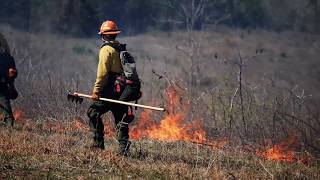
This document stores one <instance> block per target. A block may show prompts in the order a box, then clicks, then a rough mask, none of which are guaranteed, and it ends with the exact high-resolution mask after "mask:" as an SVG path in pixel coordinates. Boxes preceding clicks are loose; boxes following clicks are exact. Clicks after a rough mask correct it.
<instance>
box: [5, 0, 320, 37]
mask: <svg viewBox="0 0 320 180" xmlns="http://www.w3.org/2000/svg"><path fill="white" fill-rule="evenodd" d="M319 1H320V0H282V1H278V0H219V1H218V0H161V1H158V0H46V1H42V0H16V1H11V0H1V4H0V23H2V24H9V25H11V26H14V27H16V28H19V29H22V30H25V31H33V32H54V33H62V34H67V35H73V36H80V37H88V36H92V35H94V34H95V33H96V32H97V30H98V28H99V25H100V24H101V22H103V21H104V20H105V19H112V20H115V21H116V22H117V23H118V24H119V27H120V28H121V29H123V30H124V32H125V33H126V34H128V35H131V34H139V33H143V32H146V31H151V30H161V31H171V30H179V29H180V30H181V29H189V30H190V29H192V30H202V29H205V28H210V27H212V26H214V25H216V24H218V23H219V24H223V25H227V26H230V27H237V28H264V29H270V30H276V31H281V30H294V31H307V32H319V31H320V27H319V24H320V13H319Z"/></svg>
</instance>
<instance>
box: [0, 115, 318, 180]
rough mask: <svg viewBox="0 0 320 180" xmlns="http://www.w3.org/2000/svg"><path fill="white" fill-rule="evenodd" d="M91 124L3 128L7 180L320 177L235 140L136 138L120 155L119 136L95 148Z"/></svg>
mask: <svg viewBox="0 0 320 180" xmlns="http://www.w3.org/2000/svg"><path fill="white" fill-rule="evenodd" d="M89 137H90V135H89V132H88V129H87V126H86V125H84V124H82V123H81V122H80V121H76V120H75V121H70V122H63V123H59V125H57V124H54V123H50V122H47V123H46V122H43V123H38V124H37V123H36V122H34V121H31V120H26V119H20V120H19V121H18V122H17V123H16V127H15V128H14V129H7V128H5V127H1V128H0V178H2V179H11V178H13V179H46V178H47V179H60V178H72V179H106V178H110V179H123V178H125V179H127V178H128V179H131V178H133V179H136V178H138V179H139V178H143V179H271V178H275V179H319V178H320V171H319V169H320V164H319V161H316V160H312V161H309V162H308V163H299V162H292V163H291V162H282V161H268V160H264V159H262V158H259V157H257V156H256V155H255V153H254V152H253V151H250V150H248V149H244V148H241V147H234V146H231V145H229V144H227V145H225V146H223V147H220V148H212V147H210V146H203V145H198V144H194V143H190V142H183V141H175V142H163V141H155V140H151V139H141V140H137V141H133V144H132V148H131V154H130V156H129V157H127V158H124V157H122V156H118V155H117V143H116V140H115V138H114V137H113V136H109V137H108V138H107V139H106V141H105V144H106V150H104V151H101V150H90V149H88V148H87V145H88V144H89Z"/></svg>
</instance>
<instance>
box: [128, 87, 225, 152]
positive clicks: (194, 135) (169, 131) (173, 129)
mask: <svg viewBox="0 0 320 180" xmlns="http://www.w3.org/2000/svg"><path fill="white" fill-rule="evenodd" d="M166 94H167V99H166V101H167V111H168V114H167V115H165V117H164V118H162V120H161V121H160V123H156V121H154V120H153V118H152V114H151V111H150V110H145V111H143V112H142V113H141V116H140V119H139V121H138V123H137V124H136V125H135V126H133V127H132V128H131V131H130V138H131V139H141V138H144V137H147V138H151V139H155V140H161V141H179V140H181V141H189V142H195V143H206V144H208V145H209V144H212V145H216V144H219V143H213V141H212V143H210V142H211V141H208V140H207V138H206V132H205V130H204V129H203V121H202V120H197V121H193V122H187V116H188V112H189V104H188V102H187V99H182V98H181V97H182V93H181V92H179V90H178V89H177V88H176V87H174V86H169V87H168V88H167V89H166ZM223 141H224V142H225V143H220V144H219V145H218V146H219V147H222V146H224V145H225V144H226V142H227V141H226V140H223Z"/></svg>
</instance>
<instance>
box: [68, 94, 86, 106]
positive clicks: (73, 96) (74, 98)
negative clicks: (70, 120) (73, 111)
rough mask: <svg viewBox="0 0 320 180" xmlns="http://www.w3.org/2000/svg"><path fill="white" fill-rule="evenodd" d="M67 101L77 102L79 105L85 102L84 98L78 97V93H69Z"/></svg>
mask: <svg viewBox="0 0 320 180" xmlns="http://www.w3.org/2000/svg"><path fill="white" fill-rule="evenodd" d="M67 99H68V101H71V102H75V103H77V104H81V103H82V102H83V98H82V97H80V96H78V95H77V94H76V93H68V95H67Z"/></svg>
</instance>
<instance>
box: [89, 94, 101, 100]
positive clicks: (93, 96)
mask: <svg viewBox="0 0 320 180" xmlns="http://www.w3.org/2000/svg"><path fill="white" fill-rule="evenodd" d="M99 98H100V95H99V93H97V92H92V97H91V99H92V100H93V101H99Z"/></svg>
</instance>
